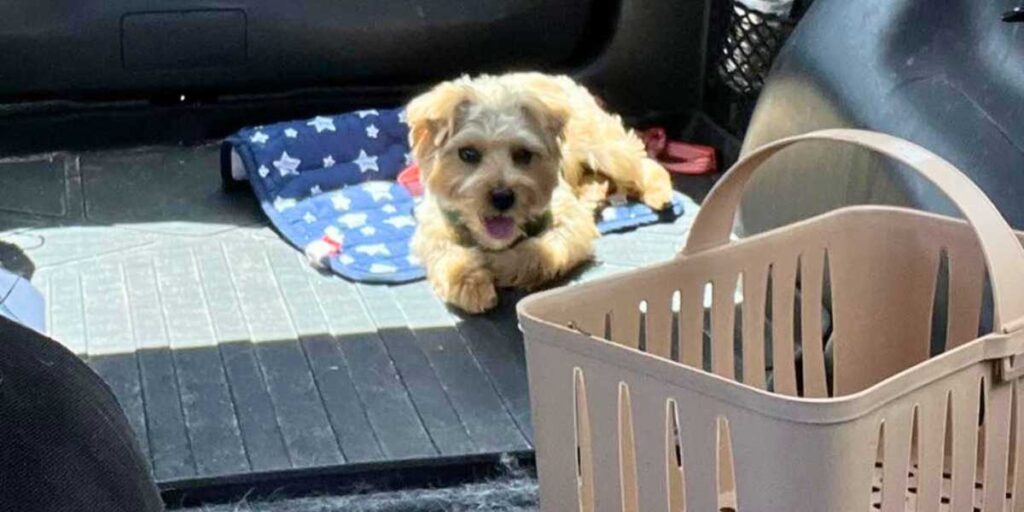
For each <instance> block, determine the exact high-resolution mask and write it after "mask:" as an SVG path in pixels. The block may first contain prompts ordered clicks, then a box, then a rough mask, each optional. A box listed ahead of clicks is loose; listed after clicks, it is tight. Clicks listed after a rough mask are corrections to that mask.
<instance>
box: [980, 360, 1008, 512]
mask: <svg viewBox="0 0 1024 512" xmlns="http://www.w3.org/2000/svg"><path fill="white" fill-rule="evenodd" d="M982 382H983V384H982V385H983V386H985V395H986V396H987V399H986V401H985V421H984V427H983V428H984V429H985V434H984V439H985V446H984V453H985V464H984V473H983V475H984V482H985V486H984V488H983V493H984V494H983V496H984V502H983V503H984V508H983V510H984V511H985V512H1003V506H1004V504H1005V502H1006V489H1007V486H1006V484H1007V474H1008V472H1009V462H1010V461H1009V458H1010V415H1011V414H1012V412H1013V411H1012V409H1013V408H1012V404H1013V384H1012V383H1002V384H998V385H992V384H991V383H990V382H989V381H988V379H985V380H983V381H982Z"/></svg>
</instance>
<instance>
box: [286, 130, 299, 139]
mask: <svg viewBox="0 0 1024 512" xmlns="http://www.w3.org/2000/svg"><path fill="white" fill-rule="evenodd" d="M284 136H285V137H288V138H289V139H294V138H295V137H298V136H299V132H297V131H295V129H294V128H285V130H284Z"/></svg>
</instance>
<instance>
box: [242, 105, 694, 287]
mask: <svg viewBox="0 0 1024 512" xmlns="http://www.w3.org/2000/svg"><path fill="white" fill-rule="evenodd" d="M224 149H225V154H228V155H230V158H225V159H224V160H223V161H224V165H228V166H230V165H232V162H234V165H241V167H242V168H243V169H244V171H245V174H246V175H247V176H248V178H249V182H250V183H251V185H252V188H253V191H254V193H255V194H256V197H257V199H259V201H260V204H261V205H262V207H263V210H264V212H266V214H267V217H269V218H270V221H271V222H272V223H273V224H274V226H275V227H276V228H277V230H278V231H279V232H280V233H281V235H282V236H283V237H284V238H285V239H286V240H288V242H289V243H291V244H292V245H294V246H295V247H297V248H299V249H300V250H305V249H306V248H307V247H308V246H309V245H310V244H312V243H314V242H319V241H322V240H332V241H335V242H336V243H337V251H336V254H334V255H332V256H331V257H330V258H329V260H328V262H327V266H328V267H329V268H330V269H331V270H332V271H333V272H335V273H337V274H340V275H342V276H344V277H346V278H349V279H352V280H354V281H364V282H378V283H401V282H408V281H414V280H417V279H422V278H423V277H424V275H425V274H424V270H423V267H422V266H420V262H419V261H418V260H417V259H416V257H415V256H413V255H412V254H411V253H410V251H409V241H410V240H411V239H412V234H413V232H414V231H415V228H416V220H415V217H414V216H413V209H414V207H415V205H416V203H417V201H418V199H419V198H418V197H414V196H413V195H412V194H411V193H410V192H409V190H408V189H407V188H406V187H404V186H402V185H400V184H398V183H397V182H396V178H397V177H398V174H399V172H401V171H402V169H405V168H406V167H408V166H409V165H410V164H412V157H411V155H410V153H409V142H408V127H407V126H406V124H405V112H404V110H400V109H398V110H360V111H356V112H351V113H347V114H341V115H336V116H317V117H315V118H313V119H308V120H302V121H289V122H283V123H277V124H273V125H267V126H256V127H253V128H244V129H242V130H240V131H239V132H238V133H236V134H234V135H232V136H231V137H228V139H227V140H226V141H225V142H224ZM227 171H228V172H229V171H230V169H228V170H227ZM228 172H226V173H225V174H228ZM236 174H237V173H236ZM685 201H686V199H685V198H684V196H682V195H681V194H677V195H676V197H674V198H673V201H672V208H671V211H669V212H662V213H660V214H659V213H658V212H654V211H652V210H651V209H650V208H648V207H647V206H645V205H643V204H640V203H625V204H620V205H616V206H609V207H608V208H606V209H605V210H604V211H602V212H601V215H600V218H598V219H597V220H598V228H599V229H600V231H601V232H602V233H607V232H610V231H618V230H623V229H627V228H631V227H636V226H639V225H642V224H650V223H652V222H656V221H658V220H660V219H662V218H665V217H669V218H675V217H678V216H679V215H681V214H682V213H683V209H684V207H683V204H684V202H685ZM690 204H692V202H691V203H690Z"/></svg>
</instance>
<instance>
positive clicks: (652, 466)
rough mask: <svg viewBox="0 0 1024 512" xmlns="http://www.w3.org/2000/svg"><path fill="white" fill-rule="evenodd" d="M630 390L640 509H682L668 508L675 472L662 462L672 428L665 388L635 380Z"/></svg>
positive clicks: (661, 511) (657, 510)
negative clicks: (669, 424)
mask: <svg viewBox="0 0 1024 512" xmlns="http://www.w3.org/2000/svg"><path fill="white" fill-rule="evenodd" d="M628 389H629V401H630V403H631V405H632V408H631V411H632V418H633V422H632V424H633V431H634V438H633V441H634V446H635V447H636V451H635V454H636V459H635V460H636V463H637V465H636V482H637V494H638V503H639V510H640V511H642V512H647V511H652V512H667V511H669V510H676V511H679V510H681V509H678V508H676V509H671V508H669V490H668V485H669V480H670V479H671V478H672V477H673V475H672V471H671V470H669V471H667V472H666V469H670V468H667V467H666V466H665V465H664V464H663V463H664V461H665V460H666V455H667V453H668V452H667V449H666V440H667V439H668V437H667V436H666V432H668V431H669V430H668V429H667V427H666V424H667V422H666V421H664V420H663V418H665V417H666V411H667V410H668V405H666V403H667V399H666V397H665V394H664V388H660V387H657V386H649V385H648V383H647V382H634V383H631V385H630V386H629V388H628ZM669 442H671V441H669ZM669 446H671V445H669ZM673 453H674V450H673ZM677 472H678V471H677Z"/></svg>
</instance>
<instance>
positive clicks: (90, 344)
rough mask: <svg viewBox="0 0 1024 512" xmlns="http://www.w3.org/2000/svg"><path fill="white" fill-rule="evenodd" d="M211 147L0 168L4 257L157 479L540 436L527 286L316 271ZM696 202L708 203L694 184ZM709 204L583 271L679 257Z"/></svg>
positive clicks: (611, 243) (639, 235) (500, 448)
mask: <svg viewBox="0 0 1024 512" xmlns="http://www.w3.org/2000/svg"><path fill="white" fill-rule="evenodd" d="M218 159H219V156H218V148H217V147H215V146H212V145H211V146H200V147H171V148H144V149H135V150H125V151H106V152H96V153H81V154H75V153H58V154H52V155H45V156H41V157H32V158H26V159H18V160H5V161H2V162H0V189H2V190H3V191H4V193H3V194H2V195H0V264H2V265H3V266H4V267H5V268H8V269H11V270H14V271H15V272H18V273H20V274H22V275H24V276H26V277H30V278H31V281H32V283H33V284H34V285H35V286H36V287H37V288H38V289H39V290H41V291H42V293H43V294H44V295H45V297H46V304H47V312H46V318H47V325H48V329H49V334H50V335H51V336H53V337H54V338H55V339H57V340H58V341H60V342H61V343H63V344H64V345H65V346H67V347H68V348H69V349H70V350H72V351H74V352H75V353H76V354H78V355H80V356H81V357H82V358H83V359H84V360H86V361H87V362H88V364H89V365H90V366H91V367H92V368H93V369H94V370H95V371H96V372H97V373H99V374H100V375H101V376H102V377H103V378H104V379H105V380H106V382H107V383H108V384H109V385H110V387H111V388H112V389H113V391H114V393H115V394H116V395H117V398H118V400H119V401H120V403H121V405H122V406H123V408H124V410H125V413H126V414H127V416H128V419H129V421H130V422H131V425H132V427H133V428H134V429H135V432H136V433H137V434H138V438H139V441H140V443H141V445H142V447H143V449H144V450H145V452H146V453H147V454H148V455H149V458H150V461H151V463H152V469H153V472H154V474H155V476H156V478H157V480H158V481H159V482H161V483H164V484H167V483H169V482H174V481H182V480H190V479H196V478H202V479H206V478H218V477H223V476H237V475H245V474H248V473H263V472H270V471H278V470H290V469H309V468H316V467H325V466H332V467H337V466H344V465H349V464H365V463H378V462H380V463H388V462H393V461H399V460H410V459H412V460H415V459H424V458H436V457H445V456H464V455H479V454H494V453H504V452H519V451H529V450H532V446H533V445H532V440H533V429H532V427H531V424H530V411H529V397H528V393H527V380H526V367H525V361H524V353H523V344H522V338H521V334H520V332H519V330H518V329H517V323H516V319H515V316H514V306H515V302H516V301H517V300H518V298H519V296H517V295H514V294H511V293H505V294H504V295H503V296H502V298H501V306H500V307H499V308H498V309H497V310H496V311H494V312H492V313H490V314H487V315H483V316H463V315H461V314H459V313H457V312H454V311H452V310H449V309H447V308H446V307H445V306H444V305H443V304H442V303H441V302H440V301H439V300H438V299H437V298H436V297H435V296H434V294H433V293H432V292H431V290H430V288H429V287H428V286H427V284H426V283H424V282H417V283H412V284H406V285H399V286H384V285H363V284H354V283H351V282H348V281H346V280H344V279H342V278H339V277H337V276H331V275H322V274H319V273H317V272H316V271H314V270H312V269H311V268H310V267H309V266H308V265H307V264H306V262H305V261H304V258H303V257H302V255H301V254H300V253H299V252H298V251H296V250H295V249H294V248H292V247H291V246H289V245H287V244H286V243H285V242H283V241H282V240H281V239H280V238H279V237H278V236H277V235H276V234H275V232H274V231H273V230H272V229H271V228H270V227H269V226H268V225H267V223H266V221H265V218H264V217H263V215H262V212H261V211H260V210H259V208H258V206H257V205H256V203H255V200H254V199H253V198H252V196H251V195H250V194H248V193H245V192H243V193H239V194H225V193H223V192H222V191H221V189H220V177H219V174H218V171H217V169H218V162H219V160H218ZM698 199H699V198H698ZM693 213H694V212H688V214H687V215H684V217H683V218H682V219H681V220H679V221H677V222H675V223H674V224H660V225H655V226H649V227H646V228H642V229H638V230H635V231H632V232H628V233H623V234H613V235H608V236H606V237H604V238H603V239H601V240H600V242H599V243H598V251H597V253H598V257H597V262H596V263H595V264H594V265H592V266H590V267H589V268H587V269H585V270H583V271H582V272H580V273H579V274H578V275H577V276H575V277H574V278H573V280H587V279H592V278H594V277H596V276H599V275H604V274H608V273H613V272H619V271H623V270H627V269H630V268H634V267H637V266H640V265H645V264H649V263H652V262H655V261H660V260H664V259H667V258H669V257H671V256H672V255H673V254H674V253H675V252H676V251H677V250H678V248H679V247H680V246H681V243H682V242H683V238H684V236H683V235H684V233H685V231H686V227H687V225H688V222H689V220H690V218H691V217H692V215H693Z"/></svg>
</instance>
